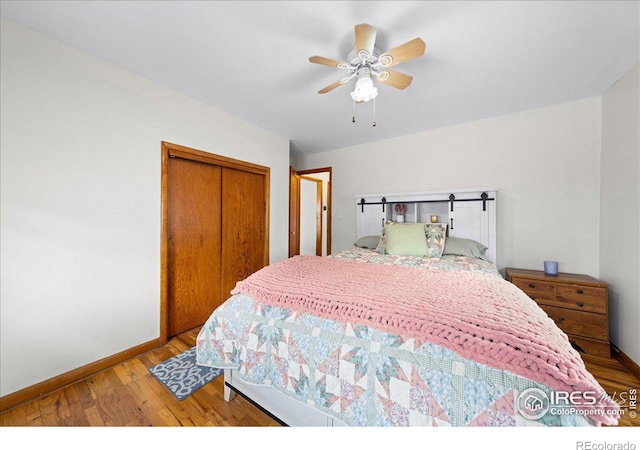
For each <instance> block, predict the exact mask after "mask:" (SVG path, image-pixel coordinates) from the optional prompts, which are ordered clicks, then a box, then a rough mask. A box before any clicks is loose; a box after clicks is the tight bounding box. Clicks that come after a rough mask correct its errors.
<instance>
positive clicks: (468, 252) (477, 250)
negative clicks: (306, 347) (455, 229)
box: [443, 237, 487, 259]
mask: <svg viewBox="0 0 640 450" xmlns="http://www.w3.org/2000/svg"><path fill="white" fill-rule="evenodd" d="M486 253H487V247H486V246H485V245H483V244H481V243H480V242H477V241H474V240H473V239H465V238H458V237H448V238H447V241H446V242H445V244H444V253H443V254H444V255H461V256H469V257H471V258H480V259H487V256H486Z"/></svg>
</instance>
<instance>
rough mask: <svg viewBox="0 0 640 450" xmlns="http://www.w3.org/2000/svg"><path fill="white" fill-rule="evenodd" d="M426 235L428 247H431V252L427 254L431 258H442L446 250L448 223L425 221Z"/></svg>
mask: <svg viewBox="0 0 640 450" xmlns="http://www.w3.org/2000/svg"><path fill="white" fill-rule="evenodd" d="M424 235H425V236H426V238H427V247H429V254H428V255H427V256H429V257H430V258H440V257H441V256H442V253H443V252H444V246H445V241H446V237H447V224H446V223H425V224H424Z"/></svg>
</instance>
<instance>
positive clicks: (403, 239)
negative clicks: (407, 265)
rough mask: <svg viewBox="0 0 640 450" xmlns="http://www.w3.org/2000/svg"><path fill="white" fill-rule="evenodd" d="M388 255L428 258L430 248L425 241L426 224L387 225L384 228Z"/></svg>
mask: <svg viewBox="0 0 640 450" xmlns="http://www.w3.org/2000/svg"><path fill="white" fill-rule="evenodd" d="M384 235H385V238H386V244H387V245H386V246H387V250H386V253H388V254H390V255H401V256H428V255H429V246H428V245H427V240H426V239H425V233H424V224H422V223H411V224H396V223H387V224H385V226H384Z"/></svg>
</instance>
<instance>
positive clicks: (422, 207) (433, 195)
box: [356, 188, 498, 265]
mask: <svg viewBox="0 0 640 450" xmlns="http://www.w3.org/2000/svg"><path fill="white" fill-rule="evenodd" d="M497 193H498V190H497V188H470V189H452V190H442V191H424V192H405V193H386V194H364V195H357V196H356V208H357V211H356V217H357V219H356V223H357V231H356V234H357V238H361V237H362V236H374V235H380V234H381V233H382V229H383V228H384V222H385V221H386V220H394V221H398V217H397V214H396V212H395V205H396V204H402V205H404V207H405V208H404V217H403V221H404V222H413V223H429V222H432V221H433V220H432V216H434V217H433V219H434V220H435V221H436V222H438V223H446V224H447V225H448V235H449V236H454V237H461V238H467V239H473V240H474V241H478V242H480V243H482V244H484V245H485V246H487V248H488V250H487V258H488V259H489V260H490V261H491V262H493V263H494V264H496V265H497V263H496V203H497Z"/></svg>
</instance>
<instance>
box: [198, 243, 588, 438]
mask: <svg viewBox="0 0 640 450" xmlns="http://www.w3.org/2000/svg"><path fill="white" fill-rule="evenodd" d="M334 257H335V258H341V259H347V260H352V261H359V262H363V263H373V264H398V265H410V266H412V267H427V266H428V268H430V269H436V270H454V271H455V270H464V271H479V272H484V273H492V274H494V275H495V276H498V277H499V276H500V274H499V272H498V271H497V269H495V266H494V265H493V264H491V263H489V262H486V261H483V260H479V259H472V258H467V257H459V256H456V257H444V258H414V257H398V256H391V255H380V254H378V253H376V252H373V251H370V250H364V249H354V250H352V251H348V252H343V253H341V254H338V255H336V256H334ZM196 348H197V361H198V364H200V365H205V366H211V367H218V368H233V369H236V370H235V373H234V376H237V377H239V378H240V379H242V380H244V381H246V382H249V383H253V384H263V385H271V386H273V387H274V388H275V389H277V390H279V391H280V392H282V393H284V394H286V395H288V396H290V397H292V398H294V399H297V400H299V401H301V402H304V403H305V404H308V405H312V406H313V407H314V408H315V409H317V410H320V411H323V412H324V413H326V414H328V415H330V416H332V417H335V418H337V419H339V420H341V421H343V422H344V423H346V424H347V425H352V426H523V425H527V426H528V425H535V426H588V425H593V423H592V422H591V420H590V419H588V418H586V417H585V416H584V415H581V414H551V413H547V414H545V415H543V416H542V417H539V418H525V416H523V415H522V414H520V413H519V412H518V407H517V403H518V398H519V396H520V394H521V393H522V392H524V391H525V390H527V389H530V388H537V389H538V390H539V391H541V392H543V393H545V394H546V395H547V396H550V394H551V391H552V389H551V388H550V387H549V386H546V385H544V384H541V383H538V382H534V381H532V380H529V379H527V378H524V377H522V376H519V375H516V374H514V373H511V372H509V371H506V370H498V369H495V368H492V367H489V366H487V365H484V364H481V363H478V362H476V361H473V360H471V359H467V358H463V357H461V356H460V355H458V354H457V353H455V352H454V351H452V350H449V349H446V348H443V347H441V346H438V345H436V344H434V343H431V342H427V341H422V340H419V339H416V338H402V337H401V336H399V335H395V334H392V333H388V332H384V331H381V330H378V329H374V328H371V327H368V326H365V325H354V324H351V323H348V322H346V323H344V322H339V321H336V320H331V319H327V318H321V317H317V316H314V315H313V314H309V313H303V312H300V311H295V310H292V309H289V308H284V307H280V306H274V305H267V304H264V303H260V302H258V301H256V300H255V299H254V298H252V297H250V296H247V295H245V294H242V293H238V294H235V295H234V296H232V297H231V298H230V299H229V300H228V301H227V302H225V303H224V304H223V305H222V306H220V307H219V308H218V309H216V311H215V312H214V313H213V314H212V315H211V317H210V318H209V319H208V321H207V322H206V324H205V325H204V326H203V327H202V329H201V332H200V334H199V336H198V339H197V344H196ZM528 417H529V416H528Z"/></svg>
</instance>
